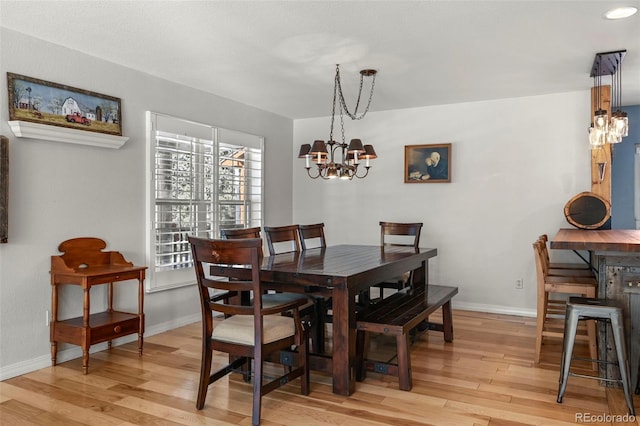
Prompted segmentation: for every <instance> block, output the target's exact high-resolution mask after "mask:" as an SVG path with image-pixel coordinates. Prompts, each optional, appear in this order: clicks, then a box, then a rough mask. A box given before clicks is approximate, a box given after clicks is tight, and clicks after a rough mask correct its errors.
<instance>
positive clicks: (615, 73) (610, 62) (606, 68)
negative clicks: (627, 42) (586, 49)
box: [589, 50, 629, 148]
mask: <svg viewBox="0 0 640 426" xmlns="http://www.w3.org/2000/svg"><path fill="white" fill-rule="evenodd" d="M626 53H627V51H626V50H617V51H614V52H604V53H596V57H595V59H594V61H593V66H592V67H591V77H593V96H594V104H595V108H596V111H595V113H594V115H593V117H592V120H591V126H590V127H589V143H590V145H591V147H592V148H599V147H601V146H603V145H604V144H605V143H610V144H613V143H618V142H622V138H623V137H626V136H628V135H629V119H628V117H627V113H626V112H624V111H622V110H621V109H620V107H621V104H622V70H621V68H622V60H623V59H624V56H625V55H626ZM606 75H610V76H611V114H609V111H606V110H605V109H603V105H602V101H603V95H602V76H606Z"/></svg>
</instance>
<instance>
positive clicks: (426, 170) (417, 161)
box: [404, 143, 451, 183]
mask: <svg viewBox="0 0 640 426" xmlns="http://www.w3.org/2000/svg"><path fill="white" fill-rule="evenodd" d="M447 182H451V144H450V143H443V144H434V145H405V147H404V183H447Z"/></svg>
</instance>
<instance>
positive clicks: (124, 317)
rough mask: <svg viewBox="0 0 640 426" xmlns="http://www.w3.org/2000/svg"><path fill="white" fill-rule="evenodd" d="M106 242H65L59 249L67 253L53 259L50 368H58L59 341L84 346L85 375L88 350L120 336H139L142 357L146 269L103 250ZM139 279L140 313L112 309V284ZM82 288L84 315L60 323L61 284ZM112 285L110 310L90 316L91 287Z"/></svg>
mask: <svg viewBox="0 0 640 426" xmlns="http://www.w3.org/2000/svg"><path fill="white" fill-rule="evenodd" d="M106 246H107V245H106V243H105V242H104V241H103V240H101V239H99V238H74V239H71V240H67V241H64V242H62V243H61V244H60V245H59V246H58V250H59V251H61V252H63V253H64V254H63V255H61V256H51V271H50V273H51V290H52V291H51V312H52V321H51V325H50V332H51V339H50V340H51V365H56V357H57V353H58V342H64V343H71V344H73V345H78V346H80V347H82V373H83V374H87V373H88V371H89V348H90V347H91V345H94V344H96V343H101V342H108V344H109V349H111V341H112V340H113V339H115V338H117V337H122V336H126V335H129V334H133V333H138V352H139V354H140V355H142V344H143V337H142V336H143V334H144V310H143V306H144V288H143V283H144V278H145V270H146V269H147V267H146V266H134V265H133V264H132V263H131V262H128V261H127V260H125V258H124V257H123V256H122V254H120V253H119V252H117V251H106V252H105V251H102V249H104V248H106ZM127 280H138V312H137V313H130V312H121V311H117V310H114V309H113V295H114V293H113V283H114V282H118V281H127ZM65 284H70V285H78V286H82V289H83V291H84V303H83V313H82V316H80V317H76V318H71V319H66V320H58V290H59V287H60V286H61V285H65ZM101 284H109V307H108V309H107V310H106V311H104V312H99V313H94V314H90V307H91V297H90V296H91V287H92V286H95V285H101Z"/></svg>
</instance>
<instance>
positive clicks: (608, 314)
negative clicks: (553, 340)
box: [558, 297, 635, 416]
mask: <svg viewBox="0 0 640 426" xmlns="http://www.w3.org/2000/svg"><path fill="white" fill-rule="evenodd" d="M593 319H595V320H603V321H607V323H609V324H611V329H612V331H613V340H614V343H615V346H616V355H617V357H618V361H617V362H613V361H605V360H599V359H588V360H587V361H592V362H597V363H599V364H616V365H618V368H619V369H620V377H621V378H620V379H608V378H603V377H598V376H587V375H584V374H576V373H572V372H570V371H569V369H570V367H571V360H572V358H573V344H574V343H575V340H576V330H577V328H578V321H580V320H593ZM569 376H576V377H584V378H587V379H597V380H604V381H607V382H617V383H622V388H623V390H624V397H625V400H626V401H627V406H628V407H629V414H631V415H632V416H635V409H634V407H633V398H632V396H631V380H630V378H629V358H628V356H627V345H626V343H625V334H624V319H623V316H622V309H621V308H620V307H619V306H616V304H615V302H614V301H610V300H604V299H595V298H588V297H571V298H569V302H568V303H567V312H566V317H565V323H564V341H563V345H562V361H561V364H560V386H559V389H558V403H562V397H563V396H564V392H565V390H566V389H567V380H568V379H569Z"/></svg>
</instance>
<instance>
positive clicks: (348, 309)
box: [332, 287, 356, 396]
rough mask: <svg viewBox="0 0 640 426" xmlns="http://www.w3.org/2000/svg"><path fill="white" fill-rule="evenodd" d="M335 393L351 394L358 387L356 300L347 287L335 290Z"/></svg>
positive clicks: (333, 294) (333, 363)
mask: <svg viewBox="0 0 640 426" xmlns="http://www.w3.org/2000/svg"><path fill="white" fill-rule="evenodd" d="M332 296H333V362H332V368H333V393H336V394H339V395H344V396H349V395H351V394H352V393H353V392H354V391H355V389H356V383H355V375H354V367H355V356H356V329H355V301H354V296H353V295H351V294H350V291H349V290H348V289H346V288H336V287H334V289H333V292H332Z"/></svg>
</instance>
